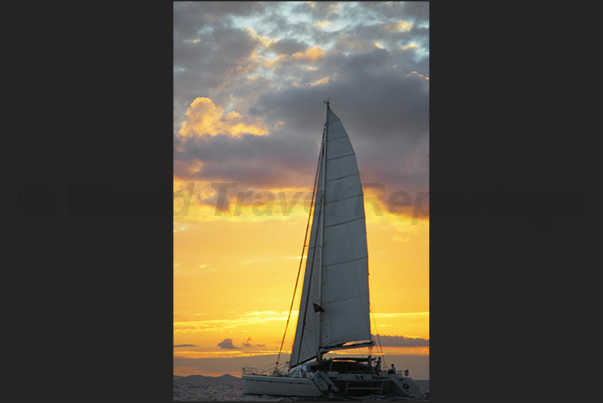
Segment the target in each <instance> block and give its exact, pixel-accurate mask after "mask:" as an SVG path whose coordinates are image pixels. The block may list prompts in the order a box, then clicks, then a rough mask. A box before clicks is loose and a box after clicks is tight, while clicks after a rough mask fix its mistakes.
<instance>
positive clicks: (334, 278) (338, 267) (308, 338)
mask: <svg viewBox="0 0 603 403" xmlns="http://www.w3.org/2000/svg"><path fill="white" fill-rule="evenodd" d="M324 102H325V104H326V108H325V124H324V129H323V135H322V143H321V149H320V153H319V161H318V167H317V172H316V176H315V183H314V191H313V192H314V197H313V206H312V210H311V213H310V216H309V218H308V226H307V228H306V240H307V236H308V229H310V241H309V243H308V244H307V248H306V241H304V248H303V250H302V261H303V257H304V252H305V251H307V254H306V255H305V256H306V266H305V273H304V280H303V288H302V295H301V301H300V306H299V315H298V319H297V327H296V331H295V339H294V342H293V349H292V352H291V358H290V360H289V362H288V363H286V368H284V369H283V370H279V369H278V361H277V367H275V369H274V371H272V372H271V373H267V374H266V373H258V372H257V371H256V370H255V369H250V368H243V374H242V376H241V378H242V383H243V393H244V394H250V395H274V396H324V395H328V394H337V395H370V394H387V393H391V394H394V395H400V396H406V397H418V396H420V395H421V393H420V391H419V389H418V387H417V385H416V384H415V382H414V381H413V380H412V378H410V377H409V376H408V371H405V373H401V372H400V371H396V370H395V369H389V370H388V369H383V368H381V358H376V357H372V356H368V357H367V358H353V357H341V358H329V359H325V358H324V355H325V354H326V353H328V352H331V351H337V350H345V349H352V348H360V347H372V346H373V345H374V344H375V342H374V341H373V340H372V339H371V326H370V306H369V284H368V275H369V273H368V251H367V242H366V223H365V212H364V197H363V193H362V186H361V182H360V173H359V171H358V164H357V162H356V154H355V153H354V150H353V148H352V145H351V143H350V139H349V137H348V134H347V133H346V131H345V129H344V127H343V124H342V123H341V120H340V119H339V118H338V117H337V115H335V113H333V111H332V110H331V108H330V102H329V100H327V101H324ZM310 218H311V222H312V225H311V228H310ZM300 269H301V262H300ZM298 278H299V274H298ZM294 296H295V294H294ZM285 333H286V330H285ZM283 340H284V336H283ZM279 356H280V353H279ZM392 368H393V366H392Z"/></svg>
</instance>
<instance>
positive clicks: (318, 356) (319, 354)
mask: <svg viewBox="0 0 603 403" xmlns="http://www.w3.org/2000/svg"><path fill="white" fill-rule="evenodd" d="M324 103H325V127H324V131H323V133H324V135H323V140H322V141H323V147H322V149H323V155H322V173H323V174H322V196H321V200H322V202H321V206H320V211H321V215H322V219H321V220H320V266H319V273H318V305H319V306H321V307H322V276H323V264H324V256H325V248H324V242H325V210H326V207H327V203H326V201H327V185H326V184H327V171H326V170H327V135H328V128H329V100H328V99H327V100H326V101H324ZM319 315H320V319H319V326H318V340H319V343H318V351H317V352H316V361H320V360H322V352H321V350H320V349H321V345H320V340H321V337H322V322H323V311H322V309H321V310H320V311H319Z"/></svg>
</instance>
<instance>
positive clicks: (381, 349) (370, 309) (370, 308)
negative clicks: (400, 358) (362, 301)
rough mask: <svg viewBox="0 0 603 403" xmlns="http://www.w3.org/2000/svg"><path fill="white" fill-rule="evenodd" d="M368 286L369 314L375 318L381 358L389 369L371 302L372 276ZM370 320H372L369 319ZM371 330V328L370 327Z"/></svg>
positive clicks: (369, 277) (369, 278)
mask: <svg viewBox="0 0 603 403" xmlns="http://www.w3.org/2000/svg"><path fill="white" fill-rule="evenodd" d="M368 286H369V313H370V316H372V317H373V324H374V325H375V333H376V334H375V335H376V336H377V348H378V351H379V352H380V353H381V357H382V358H383V365H384V366H386V367H387V363H386V362H385V354H384V353H383V346H382V345H381V337H380V336H379V329H377V320H376V319H375V314H374V313H373V303H372V302H371V300H372V299H373V298H372V295H373V293H372V292H371V276H370V275H369V276H368ZM369 320H370V319H369ZM369 328H370V327H369Z"/></svg>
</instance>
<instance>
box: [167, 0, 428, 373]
mask: <svg viewBox="0 0 603 403" xmlns="http://www.w3.org/2000/svg"><path fill="white" fill-rule="evenodd" d="M329 97H330V98H331V109H332V110H333V111H334V112H335V114H337V116H339V118H341V120H342V122H343V125H344V127H345V128H346V130H347V132H348V135H349V137H350V141H351V143H352V146H353V147H354V150H355V153H356V157H357V160H358V165H359V170H360V176H361V180H362V183H363V187H364V194H365V210H366V224H367V239H368V251H369V272H370V280H369V281H370V291H371V311H372V313H373V316H374V321H375V322H376V328H375V327H374V326H373V327H372V333H373V334H376V333H377V332H378V333H379V334H380V336H381V343H382V345H383V350H384V352H385V353H386V363H387V364H388V365H390V364H391V363H394V364H395V365H396V367H397V368H398V369H404V368H409V369H410V371H411V376H413V377H414V378H415V379H429V364H428V358H429V341H428V340H429V213H428V200H423V196H422V195H424V194H425V192H428V191H429V3H428V2H412V3H408V2H366V3H362V2H360V3H355V2H340V3H338V2H175V3H174V128H173V130H174V132H173V134H174V192H175V198H174V374H175V375H190V374H202V375H220V374H223V373H231V374H233V375H236V376H240V368H241V367H242V366H253V367H257V368H258V369H260V370H261V369H266V368H268V367H270V366H271V365H273V364H274V362H275V360H276V355H275V354H277V353H278V350H279V347H280V343H281V339H282V337H283V332H284V330H285V323H286V320H287V314H288V311H289V306H290V304H291V298H292V295H293V289H294V285H295V279H296V275H297V271H298V267H299V264H300V257H301V256H300V255H301V251H302V244H303V241H304V235H305V228H306V222H307V219H308V212H307V210H308V207H309V202H310V197H311V193H312V185H313V182H314V175H315V171H316V164H317V161H318V152H319V146H320V140H321V136H322V128H323V124H324V118H325V111H324V109H325V106H324V104H323V100H325V99H327V98H329ZM220 187H221V188H220ZM396 192H397V193H396ZM392 195H393V196H392ZM300 283H301V280H300ZM299 293H300V291H299V290H298V293H297V296H296V301H295V304H294V307H293V309H294V315H293V316H292V318H291V322H290V323H289V327H288V332H287V336H286V340H285V344H284V347H283V356H282V357H281V359H280V362H281V363H284V362H285V361H286V360H288V358H289V354H290V352H291V346H292V342H293V332H294V329H295V323H296V314H297V309H298V305H299ZM371 325H373V323H371ZM352 352H354V351H347V352H345V353H346V354H351V353H352ZM355 352H357V353H363V354H365V355H366V354H367V353H371V354H377V353H378V352H379V351H378V349H377V348H373V349H372V351H369V349H366V348H365V349H359V350H356V351H355Z"/></svg>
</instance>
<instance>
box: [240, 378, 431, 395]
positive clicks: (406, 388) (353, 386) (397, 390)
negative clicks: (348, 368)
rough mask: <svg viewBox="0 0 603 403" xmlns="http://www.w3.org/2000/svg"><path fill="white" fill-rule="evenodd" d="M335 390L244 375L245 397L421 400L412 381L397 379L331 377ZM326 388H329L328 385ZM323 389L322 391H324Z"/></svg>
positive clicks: (293, 380) (296, 380) (305, 380)
mask: <svg viewBox="0 0 603 403" xmlns="http://www.w3.org/2000/svg"><path fill="white" fill-rule="evenodd" d="M329 378H330V380H331V382H332V385H335V386H336V387H335V388H333V387H331V388H329V390H327V388H326V387H323V388H320V386H321V383H319V382H316V381H313V380H312V379H311V378H295V377H288V376H269V375H247V374H246V375H242V380H243V393H244V394H247V395H268V396H323V395H325V394H327V393H333V392H335V390H336V391H337V392H335V393H336V394H339V395H356V396H358V395H383V394H393V395H397V396H404V397H418V396H420V395H421V392H420V391H419V388H418V387H417V385H416V384H415V383H414V381H413V380H412V379H411V378H401V377H399V376H397V375H387V376H382V377H379V376H376V377H374V376H369V375H367V376H366V377H365V376H362V375H354V374H338V375H336V376H332V377H329ZM325 386H326V385H325ZM321 389H322V391H321Z"/></svg>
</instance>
